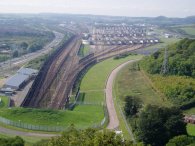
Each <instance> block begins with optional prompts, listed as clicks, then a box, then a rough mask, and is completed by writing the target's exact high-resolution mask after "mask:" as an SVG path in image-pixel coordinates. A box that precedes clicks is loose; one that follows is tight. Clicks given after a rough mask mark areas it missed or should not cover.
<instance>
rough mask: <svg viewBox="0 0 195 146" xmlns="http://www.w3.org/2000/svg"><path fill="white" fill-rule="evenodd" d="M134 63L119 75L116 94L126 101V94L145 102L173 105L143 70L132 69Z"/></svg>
mask: <svg viewBox="0 0 195 146" xmlns="http://www.w3.org/2000/svg"><path fill="white" fill-rule="evenodd" d="M131 67H132V65H129V66H126V67H125V68H124V69H123V70H121V71H120V73H119V74H118V76H117V80H116V83H115V91H116V96H117V97H119V98H120V99H121V100H122V101H124V99H125V96H127V95H131V96H135V97H137V98H139V99H141V101H142V102H143V103H144V104H155V105H164V106H171V103H170V102H168V101H167V100H165V99H164V97H163V96H161V95H160V94H158V93H157V92H156V91H155V90H154V88H153V87H152V85H151V83H150V82H149V81H148V79H147V77H146V76H145V75H144V74H143V72H141V71H132V70H130V68H131Z"/></svg>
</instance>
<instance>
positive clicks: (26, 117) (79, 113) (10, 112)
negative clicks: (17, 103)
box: [0, 105, 104, 128]
mask: <svg viewBox="0 0 195 146" xmlns="http://www.w3.org/2000/svg"><path fill="white" fill-rule="evenodd" d="M89 109H90V110H89ZM0 116H1V117H4V118H7V119H10V120H12V121H16V122H18V121H20V122H21V123H28V124H32V125H48V126H63V127H68V126H70V125H71V124H74V125H75V126H76V127H78V128H84V127H90V126H93V125H94V124H98V123H100V122H101V120H102V119H103V118H104V111H103V108H102V107H100V106H90V105H79V106H76V107H75V109H74V110H73V111H68V110H66V111H63V110H39V109H27V108H12V109H3V110H1V111H0Z"/></svg>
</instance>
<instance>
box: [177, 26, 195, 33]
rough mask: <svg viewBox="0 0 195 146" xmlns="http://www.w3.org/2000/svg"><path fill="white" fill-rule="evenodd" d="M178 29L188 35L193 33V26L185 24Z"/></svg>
mask: <svg viewBox="0 0 195 146" xmlns="http://www.w3.org/2000/svg"><path fill="white" fill-rule="evenodd" d="M180 29H182V30H184V31H185V32H186V33H187V34H189V35H195V26H186V27H181V28H180Z"/></svg>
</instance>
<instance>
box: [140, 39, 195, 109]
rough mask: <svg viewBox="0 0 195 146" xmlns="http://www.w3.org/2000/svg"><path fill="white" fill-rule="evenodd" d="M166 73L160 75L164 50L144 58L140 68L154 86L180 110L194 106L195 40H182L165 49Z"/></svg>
mask: <svg viewBox="0 0 195 146" xmlns="http://www.w3.org/2000/svg"><path fill="white" fill-rule="evenodd" d="M167 50H168V51H167V52H168V59H167V64H168V65H167V72H166V76H164V75H163V74H161V72H162V65H163V61H164V54H165V53H164V49H163V50H160V51H157V52H155V53H154V54H153V55H151V56H148V57H145V58H144V59H143V60H142V61H141V62H140V66H141V68H142V69H143V70H145V71H146V72H147V73H148V75H149V77H150V79H151V80H152V81H153V82H154V84H155V86H156V87H157V88H158V89H159V90H160V91H161V92H163V93H164V94H165V95H166V96H167V97H168V99H169V100H171V101H172V102H173V103H174V104H175V105H177V106H180V108H182V109H188V108H191V107H193V106H195V79H194V78H195V40H191V39H183V40H181V41H180V42H178V43H176V44H173V45H170V46H169V47H168V48H167Z"/></svg>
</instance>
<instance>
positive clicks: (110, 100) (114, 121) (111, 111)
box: [105, 60, 137, 142]
mask: <svg viewBox="0 0 195 146" xmlns="http://www.w3.org/2000/svg"><path fill="white" fill-rule="evenodd" d="M134 61H137V60H130V61H127V62H125V63H123V64H121V65H119V66H118V67H117V68H115V69H114V70H113V71H112V72H111V74H110V75H109V77H108V80H107V83H106V89H105V92H106V105H107V109H108V115H109V123H108V126H107V129H111V130H115V129H118V127H119V119H118V116H117V113H116V110H115V106H114V100H115V99H116V98H115V97H114V95H113V94H112V93H113V90H112V87H113V84H114V80H115V79H116V76H117V74H118V72H119V71H120V70H121V69H122V68H123V67H124V66H126V65H127V64H129V63H132V62H134ZM119 112H120V114H121V115H122V117H123V120H124V121H125V126H126V128H127V130H128V132H129V135H130V136H131V139H132V140H133V141H134V142H135V138H134V136H133V134H132V131H131V128H130V127H129V126H128V124H127V121H126V118H125V116H124V114H123V112H122V110H121V108H120V107H119Z"/></svg>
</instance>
